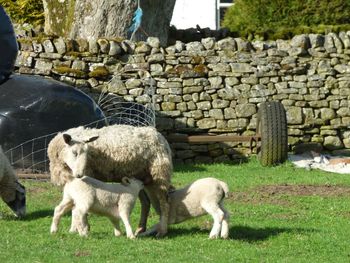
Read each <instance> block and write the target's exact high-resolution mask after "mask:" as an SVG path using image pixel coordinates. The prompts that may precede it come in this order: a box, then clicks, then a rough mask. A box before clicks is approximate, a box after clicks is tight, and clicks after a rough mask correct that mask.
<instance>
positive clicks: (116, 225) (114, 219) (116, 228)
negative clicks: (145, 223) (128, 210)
mask: <svg viewBox="0 0 350 263" xmlns="http://www.w3.org/2000/svg"><path fill="white" fill-rule="evenodd" d="M109 220H110V221H111V222H112V224H113V226H114V235H115V236H116V237H119V236H121V235H122V231H121V230H120V223H119V218H118V217H115V216H110V217H109Z"/></svg>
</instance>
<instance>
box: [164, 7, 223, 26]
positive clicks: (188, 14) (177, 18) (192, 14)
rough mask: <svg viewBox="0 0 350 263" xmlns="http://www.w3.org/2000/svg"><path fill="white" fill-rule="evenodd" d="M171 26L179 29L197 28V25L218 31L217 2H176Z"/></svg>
mask: <svg viewBox="0 0 350 263" xmlns="http://www.w3.org/2000/svg"><path fill="white" fill-rule="evenodd" d="M170 24H171V25H174V26H175V27H176V28H177V29H186V28H190V27H194V28H195V27H196V25H199V26H200V27H201V28H205V27H209V28H210V29H213V30H215V29H217V25H216V0H176V3H175V8H174V12H173V17H172V19H171V22H170Z"/></svg>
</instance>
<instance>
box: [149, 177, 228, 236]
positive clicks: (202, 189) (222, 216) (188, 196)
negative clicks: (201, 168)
mask: <svg viewBox="0 0 350 263" xmlns="http://www.w3.org/2000/svg"><path fill="white" fill-rule="evenodd" d="M228 191H229V189H228V186H227V184H226V183H225V182H223V181H220V180H218V179H216V178H211V177H208V178H202V179H199V180H196V181H194V182H193V183H191V184H189V185H187V186H186V187H184V188H182V189H178V190H174V191H171V192H169V204H170V210H169V221H168V223H169V224H177V223H180V222H183V221H185V220H187V219H190V218H194V217H199V216H202V215H205V214H210V215H211V216H212V217H213V220H214V224H213V227H212V229H211V231H210V234H209V238H211V239H213V238H218V237H219V236H221V237H222V238H228V236H229V213H228V212H227V210H226V209H225V207H224V204H223V200H224V198H225V197H227V196H228ZM156 228H157V225H155V226H153V227H152V228H151V229H150V230H148V231H146V232H145V233H143V234H142V235H150V234H153V233H154V232H155V231H156Z"/></svg>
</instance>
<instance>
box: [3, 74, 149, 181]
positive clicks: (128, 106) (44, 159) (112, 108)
mask: <svg viewBox="0 0 350 263" xmlns="http://www.w3.org/2000/svg"><path fill="white" fill-rule="evenodd" d="M143 85H144V96H146V97H147V98H148V100H146V103H144V104H141V103H138V102H134V101H125V100H124V99H123V97H121V96H118V95H115V94H113V93H110V92H108V89H105V90H103V91H102V92H101V93H100V96H99V98H98V101H97V104H98V106H99V107H100V108H101V110H102V111H103V112H104V115H105V117H104V118H103V119H101V120H98V121H95V122H92V123H89V124H86V125H83V126H85V127H90V128H93V127H95V128H98V127H103V126H106V125H119V124H123V125H131V126H136V127H142V126H153V127H154V126H155V110H154V101H153V95H154V90H155V88H154V81H153V80H152V79H148V80H143ZM72 128H73V127H72ZM59 132H62V131H58V132H55V133H51V134H47V135H44V136H40V137H37V138H33V139H31V140H28V141H25V142H23V143H21V144H19V145H17V146H15V147H13V148H11V149H9V150H7V151H5V154H6V156H7V157H8V159H9V161H10V163H11V164H12V166H13V167H14V168H15V169H16V170H17V171H18V173H20V174H32V175H33V176H32V177H34V178H35V177H36V175H38V177H40V176H39V174H43V173H44V174H45V173H48V172H49V160H48V156H47V148H48V144H49V142H50V141H51V139H52V138H53V137H55V135H57V134H58V133H59Z"/></svg>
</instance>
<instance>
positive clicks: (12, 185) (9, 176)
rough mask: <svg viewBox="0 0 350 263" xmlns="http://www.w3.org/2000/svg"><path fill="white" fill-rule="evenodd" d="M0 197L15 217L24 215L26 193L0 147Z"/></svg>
mask: <svg viewBox="0 0 350 263" xmlns="http://www.w3.org/2000/svg"><path fill="white" fill-rule="evenodd" d="M0 196H1V198H2V200H3V201H4V202H5V203H6V204H7V205H8V206H9V207H10V208H11V210H12V211H13V212H14V213H15V215H16V216H17V217H23V216H25V214H26V191H25V187H24V186H23V185H21V184H20V183H19V182H18V180H17V177H16V174H15V172H14V170H13V168H12V166H11V164H10V162H9V160H8V159H7V157H6V156H5V154H4V152H3V150H2V148H1V146H0Z"/></svg>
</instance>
